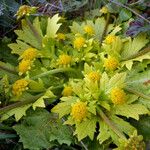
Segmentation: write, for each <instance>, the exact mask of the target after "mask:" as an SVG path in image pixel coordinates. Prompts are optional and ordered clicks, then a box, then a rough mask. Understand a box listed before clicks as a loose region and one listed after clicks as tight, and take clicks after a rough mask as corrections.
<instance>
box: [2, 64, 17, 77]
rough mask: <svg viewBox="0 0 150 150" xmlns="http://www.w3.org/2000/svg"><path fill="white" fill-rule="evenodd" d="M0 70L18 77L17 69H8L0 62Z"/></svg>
mask: <svg viewBox="0 0 150 150" xmlns="http://www.w3.org/2000/svg"><path fill="white" fill-rule="evenodd" d="M0 69H2V70H5V71H7V72H9V73H12V74H14V75H17V72H16V70H15V69H10V68H8V67H6V66H5V65H3V64H2V63H1V62H0Z"/></svg>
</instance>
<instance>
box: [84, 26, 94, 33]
mask: <svg viewBox="0 0 150 150" xmlns="http://www.w3.org/2000/svg"><path fill="white" fill-rule="evenodd" d="M84 31H85V33H87V34H89V35H93V34H94V29H93V27H92V26H90V25H86V26H84Z"/></svg>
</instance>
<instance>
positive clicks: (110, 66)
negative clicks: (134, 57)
mask: <svg viewBox="0 0 150 150" xmlns="http://www.w3.org/2000/svg"><path fill="white" fill-rule="evenodd" d="M118 66H119V62H118V60H117V59H116V58H114V57H109V58H107V59H106V60H105V62H104V67H105V68H106V70H110V71H113V70H115V69H117V67H118Z"/></svg>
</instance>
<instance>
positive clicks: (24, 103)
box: [0, 94, 43, 114]
mask: <svg viewBox="0 0 150 150" xmlns="http://www.w3.org/2000/svg"><path fill="white" fill-rule="evenodd" d="M42 95H43V94H38V95H36V96H35V97H31V98H29V99H27V100H25V101H20V102H17V103H14V104H11V105H8V106H6V107H3V108H1V109H0V114H3V113H5V112H7V111H9V110H11V109H14V108H17V107H21V106H24V105H27V104H30V103H33V102H35V101H36V100H37V99H38V98H40V97H41V96H42Z"/></svg>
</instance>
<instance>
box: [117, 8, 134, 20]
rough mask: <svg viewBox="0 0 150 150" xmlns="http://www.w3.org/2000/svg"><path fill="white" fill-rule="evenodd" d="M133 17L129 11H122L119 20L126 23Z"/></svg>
mask: <svg viewBox="0 0 150 150" xmlns="http://www.w3.org/2000/svg"><path fill="white" fill-rule="evenodd" d="M131 17H132V13H131V11H129V10H127V9H121V11H120V13H119V19H120V21H121V22H122V21H126V20H128V19H130V18H131Z"/></svg>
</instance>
